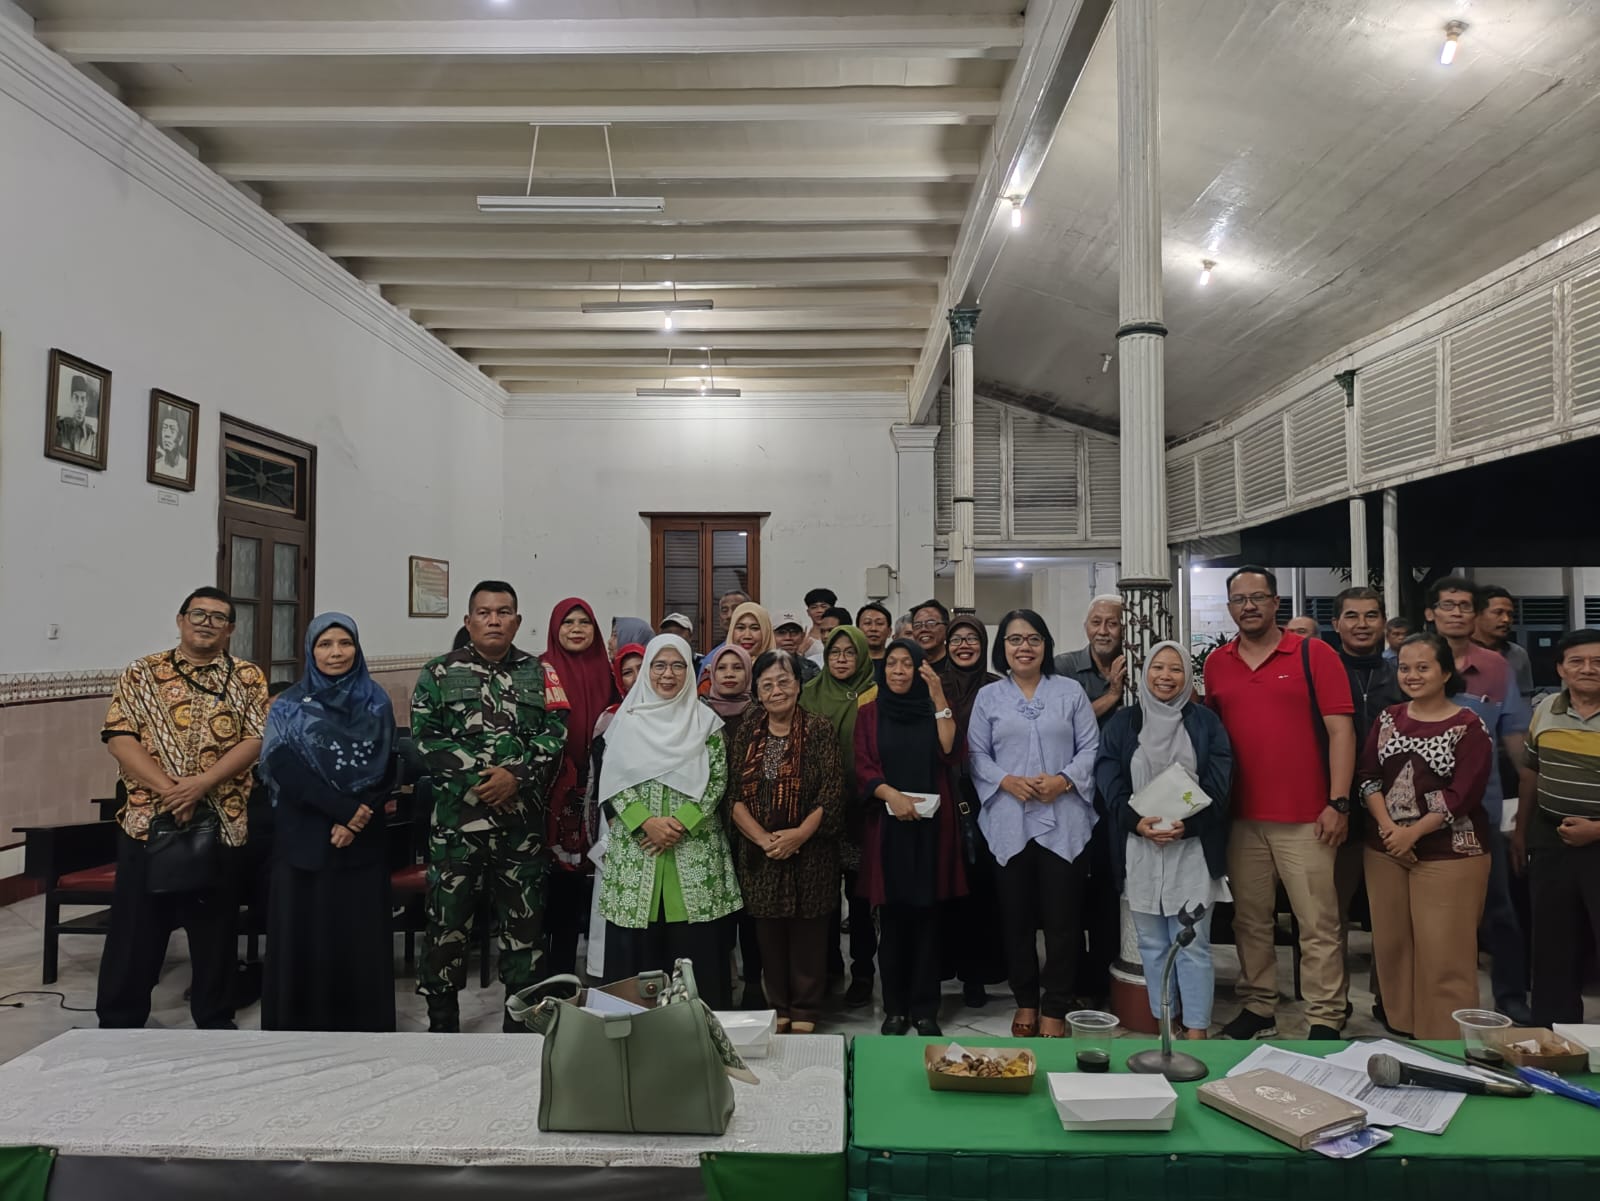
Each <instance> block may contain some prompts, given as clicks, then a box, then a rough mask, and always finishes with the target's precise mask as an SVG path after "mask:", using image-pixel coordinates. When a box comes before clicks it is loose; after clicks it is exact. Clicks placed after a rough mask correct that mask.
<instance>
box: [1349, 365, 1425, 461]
mask: <svg viewBox="0 0 1600 1201" xmlns="http://www.w3.org/2000/svg"><path fill="white" fill-rule="evenodd" d="M1438 401H1439V362H1438V355H1437V351H1436V349H1435V348H1434V347H1433V346H1424V347H1421V348H1420V349H1418V350H1412V351H1408V352H1406V353H1405V354H1400V355H1396V356H1395V357H1393V358H1391V359H1386V360H1384V361H1383V362H1381V363H1376V364H1374V365H1373V366H1371V367H1368V368H1367V369H1366V370H1365V371H1363V372H1361V373H1360V374H1359V375H1358V376H1357V377H1356V433H1357V447H1358V450H1359V456H1360V473H1361V478H1362V479H1363V480H1366V479H1370V478H1371V477H1373V476H1376V475H1380V474H1382V473H1385V472H1391V471H1396V470H1399V469H1401V468H1404V467H1413V466H1417V465H1420V464H1422V463H1425V462H1427V461H1428V460H1429V459H1432V458H1433V457H1434V456H1435V454H1437V452H1438V449H1439V445H1438V444H1439V439H1438V425H1437V420H1438Z"/></svg>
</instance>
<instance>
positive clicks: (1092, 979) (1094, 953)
mask: <svg viewBox="0 0 1600 1201" xmlns="http://www.w3.org/2000/svg"><path fill="white" fill-rule="evenodd" d="M1111 825H1112V823H1111V822H1110V821H1108V820H1107V819H1106V818H1105V817H1104V816H1102V817H1101V819H1100V820H1099V821H1097V822H1095V824H1094V830H1093V832H1092V833H1091V834H1090V835H1089V845H1088V847H1086V848H1085V849H1084V852H1083V854H1082V855H1080V856H1079V858H1080V859H1082V860H1083V861H1084V862H1085V866H1086V867H1087V868H1088V877H1089V878H1088V880H1087V881H1086V882H1085V884H1084V892H1083V930H1084V934H1085V935H1086V936H1087V940H1088V948H1087V950H1086V951H1085V953H1084V954H1082V955H1080V956H1079V957H1078V967H1077V970H1076V972H1075V973H1074V974H1073V983H1072V991H1073V992H1074V993H1076V994H1077V995H1079V996H1082V997H1089V998H1092V999H1094V1001H1095V1003H1096V1004H1098V1003H1099V1001H1100V1000H1101V999H1102V998H1104V997H1106V996H1108V995H1109V994H1110V992H1111V965H1112V964H1113V963H1115V962H1116V959H1117V956H1118V954H1119V953H1120V952H1121V950H1122V897H1121V894H1120V893H1118V892H1117V888H1116V885H1115V884H1114V883H1112V874H1111Z"/></svg>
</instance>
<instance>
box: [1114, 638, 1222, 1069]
mask: <svg viewBox="0 0 1600 1201" xmlns="http://www.w3.org/2000/svg"><path fill="white" fill-rule="evenodd" d="M1174 768H1176V770H1178V771H1181V772H1182V773H1183V775H1184V776H1185V777H1186V778H1187V782H1188V784H1194V785H1198V786H1199V788H1200V790H1201V791H1202V792H1204V793H1205V794H1206V795H1207V796H1209V797H1210V798H1211V804H1210V805H1208V806H1206V807H1205V808H1203V809H1201V810H1200V811H1199V812H1198V813H1193V814H1191V815H1190V816H1188V817H1186V818H1184V819H1183V820H1182V821H1177V822H1174V823H1172V824H1171V825H1170V826H1168V825H1167V824H1166V823H1164V822H1162V821H1161V820H1160V819H1158V818H1155V817H1142V816H1141V815H1140V814H1138V813H1137V812H1135V811H1134V808H1133V806H1132V803H1131V802H1132V800H1133V798H1134V797H1135V796H1137V795H1138V794H1139V793H1140V792H1142V791H1143V790H1144V789H1145V788H1146V787H1148V786H1149V785H1150V784H1151V782H1152V781H1154V780H1155V779H1156V777H1158V776H1160V775H1161V774H1162V773H1163V772H1165V771H1168V770H1170V769H1174ZM1232 775H1233V748H1232V747H1231V746H1230V745H1229V744H1228V735H1227V732H1226V731H1225V730H1224V729H1223V728H1222V720H1221V719H1220V718H1219V717H1217V715H1216V714H1215V713H1213V712H1211V710H1209V709H1207V708H1206V707H1205V706H1204V705H1203V704H1201V703H1200V702H1199V701H1196V700H1195V699H1194V669H1193V668H1192V667H1191V666H1190V662H1189V656H1188V655H1186V654H1184V653H1183V648H1182V647H1180V646H1179V645H1178V644H1177V643H1176V642H1158V643H1156V645H1155V646H1153V647H1151V649H1150V658H1149V660H1148V661H1147V662H1146V663H1145V668H1144V671H1143V672H1142V673H1140V677H1139V707H1138V708H1136V709H1123V710H1122V711H1121V712H1119V713H1117V714H1116V715H1115V716H1114V717H1112V719H1111V720H1110V721H1109V722H1107V723H1106V728H1105V729H1104V730H1103V731H1102V732H1101V734H1100V754H1099V757H1098V758H1097V759H1096V760H1095V765H1094V777H1095V795H1096V798H1097V800H1098V801H1099V803H1100V804H1101V805H1102V806H1104V808H1103V809H1102V812H1103V813H1105V814H1106V815H1107V816H1108V817H1109V819H1110V820H1111V822H1112V838H1111V856H1112V861H1113V868H1114V875H1115V877H1116V880H1115V883H1116V887H1117V890H1118V891H1119V892H1120V891H1122V890H1123V887H1124V880H1125V881H1126V891H1127V898H1128V909H1129V910H1130V911H1131V913H1132V916H1133V924H1134V926H1135V927H1136V928H1137V930H1138V932H1139V958H1140V959H1141V960H1143V961H1144V978H1145V982H1146V984H1147V985H1148V986H1149V990H1150V1012H1151V1014H1152V1015H1154V1016H1156V1017H1158V1018H1159V1017H1160V1015H1161V969H1162V967H1163V965H1164V964H1165V962H1166V957H1167V949H1168V948H1169V947H1170V946H1171V945H1172V942H1173V940H1174V939H1175V938H1176V937H1177V935H1178V932H1179V929H1180V925H1179V922H1178V911H1179V910H1180V909H1182V908H1183V907H1184V906H1185V905H1188V906H1196V905H1204V906H1205V915H1204V916H1203V917H1202V918H1201V919H1200V921H1199V922H1198V923H1196V925H1195V932H1196V933H1195V940H1194V942H1192V943H1190V944H1189V945H1188V946H1187V947H1185V948H1184V949H1183V950H1182V951H1179V952H1178V963H1177V973H1176V974H1177V977H1178V996H1179V999H1180V1001H1181V1010H1180V1011H1179V1012H1178V1013H1175V1014H1174V1017H1175V1018H1176V1019H1178V1020H1177V1021H1176V1023H1175V1024H1176V1025H1177V1026H1178V1027H1180V1028H1181V1029H1180V1030H1179V1031H1175V1032H1178V1033H1181V1034H1182V1035H1183V1037H1185V1038H1204V1037H1206V1031H1207V1030H1208V1029H1209V1028H1210V1025H1211V1001H1212V993H1213V990H1214V988H1215V984H1216V973H1215V970H1214V969H1213V967H1212V963H1211V911H1212V909H1213V907H1214V906H1215V902H1216V898H1217V896H1218V895H1219V893H1220V891H1221V889H1220V884H1221V880H1222V876H1223V874H1224V873H1225V872H1226V871H1227V865H1228V784H1229V781H1230V779H1231V777H1232Z"/></svg>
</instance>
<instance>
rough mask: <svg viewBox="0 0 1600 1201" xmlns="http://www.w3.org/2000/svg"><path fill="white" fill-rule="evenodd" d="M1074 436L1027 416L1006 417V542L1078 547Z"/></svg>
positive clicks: (1061, 427) (1076, 449)
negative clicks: (1020, 540)
mask: <svg viewBox="0 0 1600 1201" xmlns="http://www.w3.org/2000/svg"><path fill="white" fill-rule="evenodd" d="M1078 486H1079V481H1078V432H1077V431H1076V430H1074V429H1072V428H1070V427H1068V426H1064V425H1060V424H1058V423H1056V422H1051V421H1046V420H1045V419H1044V418H1042V417H1037V416H1035V415H1033V414H1031V413H1017V412H1013V413H1012V414H1011V536H1012V537H1013V538H1045V539H1050V540H1057V541H1061V542H1077V541H1078V540H1079V539H1080V538H1081V536H1082V534H1081V531H1080V529H1079V510H1080V507H1081V499H1080V497H1079V493H1078Z"/></svg>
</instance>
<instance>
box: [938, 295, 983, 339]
mask: <svg viewBox="0 0 1600 1201" xmlns="http://www.w3.org/2000/svg"><path fill="white" fill-rule="evenodd" d="M981 312H983V310H982V309H980V308H979V307H978V306H977V305H969V306H965V307H958V308H953V309H951V310H950V312H949V313H948V314H947V319H948V320H949V322H950V341H951V342H952V343H954V344H955V345H957V346H971V345H972V333H973V331H974V330H975V329H977V328H978V314H980V313H981Z"/></svg>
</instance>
